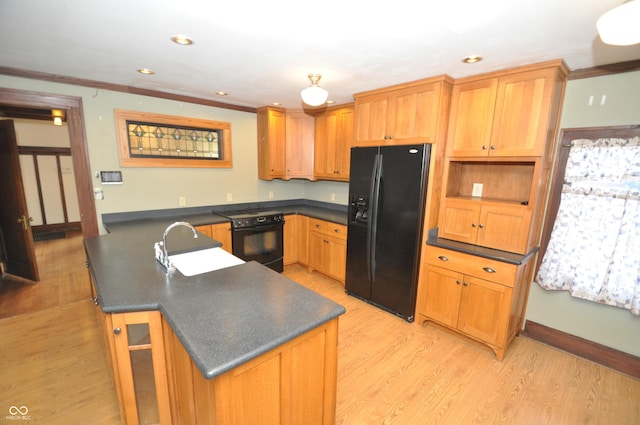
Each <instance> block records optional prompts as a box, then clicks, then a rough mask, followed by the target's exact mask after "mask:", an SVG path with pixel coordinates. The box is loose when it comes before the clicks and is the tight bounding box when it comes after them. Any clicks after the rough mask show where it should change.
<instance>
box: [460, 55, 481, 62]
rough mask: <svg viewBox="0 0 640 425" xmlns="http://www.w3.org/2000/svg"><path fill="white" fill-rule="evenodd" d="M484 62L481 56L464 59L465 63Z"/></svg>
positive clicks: (470, 56)
mask: <svg viewBox="0 0 640 425" xmlns="http://www.w3.org/2000/svg"><path fill="white" fill-rule="evenodd" d="M481 60H482V56H479V55H469V56H467V57H466V58H464V59H462V62H464V63H476V62H480V61H481Z"/></svg>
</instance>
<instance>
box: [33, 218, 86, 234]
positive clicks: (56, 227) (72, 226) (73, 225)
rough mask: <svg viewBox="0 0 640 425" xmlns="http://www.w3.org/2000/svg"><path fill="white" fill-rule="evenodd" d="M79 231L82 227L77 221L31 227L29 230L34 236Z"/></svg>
mask: <svg viewBox="0 0 640 425" xmlns="http://www.w3.org/2000/svg"><path fill="white" fill-rule="evenodd" d="M80 229H82V225H81V223H80V222H79V221H72V222H68V223H55V224H42V225H39V226H31V230H32V231H33V234H34V235H36V234H39V233H50V232H66V231H68V230H80Z"/></svg>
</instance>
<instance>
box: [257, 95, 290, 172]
mask: <svg viewBox="0 0 640 425" xmlns="http://www.w3.org/2000/svg"><path fill="white" fill-rule="evenodd" d="M257 115H258V118H257V119H258V178H260V179H263V180H273V179H283V178H285V176H286V167H285V153H286V111H285V110H284V109H282V108H274V107H264V108H259V109H258V114H257Z"/></svg>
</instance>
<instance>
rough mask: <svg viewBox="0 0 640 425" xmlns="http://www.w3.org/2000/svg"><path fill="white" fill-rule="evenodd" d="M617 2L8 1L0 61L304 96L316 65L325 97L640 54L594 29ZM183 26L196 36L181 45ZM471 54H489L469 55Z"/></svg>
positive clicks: (346, 97) (246, 93) (4, 0)
mask: <svg viewBox="0 0 640 425" xmlns="http://www.w3.org/2000/svg"><path fill="white" fill-rule="evenodd" d="M622 2H623V0H586V1H585V0H484V1H481V0H422V1H419V0H388V1H380V0H366V1H365V0H325V1H323V2H313V3H312V2H304V1H301V0H271V1H269V0H261V1H258V0H245V1H242V0H235V1H233V0H231V1H225V2H220V1H214V0H180V1H177V0H110V1H87V0H56V1H42V0H0V40H2V43H0V66H2V67H9V68H17V69H24V70H29V71H40V72H45V73H50V74H55V75H62V76H68V77H74V78H82V79H88V80H94V81H100V82H107V83H114V84H122V85H127V86H134V87H140V88H146V89H152V90H159V91H164V92H169V93H175V94H181V95H187V96H195V97H200V98H205V99H212V100H215V101H220V102H225V103H231V104H236V105H243V106H250V107H257V106H263V105H268V104H270V103H272V102H281V103H282V105H283V106H285V107H287V108H291V109H300V108H301V107H302V106H303V105H302V102H301V100H300V90H301V89H303V88H304V87H306V86H307V85H309V81H308V79H307V74H309V73H312V72H317V73H320V74H322V80H321V81H320V86H322V87H324V88H325V89H327V90H328V91H329V97H330V99H332V100H334V101H335V102H336V103H346V102H350V101H352V100H353V98H352V95H353V93H358V92H362V91H367V90H371V89H375V88H380V87H385V86H389V85H393V84H398V83H403V82H407V81H412V80H417V79H421V78H426V77H431V76H436V75H441V74H448V75H450V76H452V77H454V78H459V77H463V76H468V75H474V74H480V73H483V72H487V71H492V70H498V69H504V68H509V67H513V66H518V65H525V64H530V63H535V62H541V61H545V60H550V59H557V58H563V59H564V60H565V61H566V63H567V64H568V66H569V68H570V69H572V70H576V69H583V68H590V67H593V66H596V65H604V64H610V63H616V62H624V61H629V60H635V59H640V45H634V46H628V47H619V46H608V45H605V44H604V43H602V42H601V41H600V39H599V37H598V34H597V32H596V28H595V23H596V20H597V19H598V17H599V16H600V15H602V14H603V13H604V12H606V11H607V10H609V9H612V8H614V7H616V6H618V5H620V4H621V3H622ZM639 21H640V17H639ZM176 34H185V35H187V36H189V37H191V38H193V40H194V41H195V43H194V44H193V45H191V46H179V45H177V44H175V43H173V42H171V40H170V37H171V36H173V35H176ZM469 54H478V55H481V56H483V57H484V58H485V59H484V60H483V61H482V62H480V63H477V64H473V65H469V64H463V63H462V62H461V59H462V58H463V57H465V56H467V55H469ZM137 68H150V69H152V70H154V71H155V72H156V74H155V75H152V76H144V75H141V74H139V73H137V72H136V69H137ZM218 90H222V91H226V92H228V96H225V97H220V96H218V95H216V94H215V92H216V91H218Z"/></svg>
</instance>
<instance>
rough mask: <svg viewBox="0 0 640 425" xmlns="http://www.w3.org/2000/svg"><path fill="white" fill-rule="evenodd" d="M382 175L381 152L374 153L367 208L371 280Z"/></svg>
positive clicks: (368, 256) (373, 278)
mask: <svg viewBox="0 0 640 425" xmlns="http://www.w3.org/2000/svg"><path fill="white" fill-rule="evenodd" d="M381 177H382V154H380V153H378V154H376V158H375V160H374V162H373V172H372V175H371V192H370V193H369V208H370V209H371V212H370V216H369V221H368V224H367V270H368V277H369V280H370V281H371V282H373V281H374V280H375V277H376V236H377V228H378V203H379V198H380V178H381Z"/></svg>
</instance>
